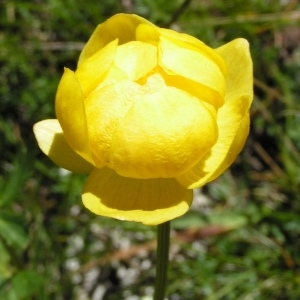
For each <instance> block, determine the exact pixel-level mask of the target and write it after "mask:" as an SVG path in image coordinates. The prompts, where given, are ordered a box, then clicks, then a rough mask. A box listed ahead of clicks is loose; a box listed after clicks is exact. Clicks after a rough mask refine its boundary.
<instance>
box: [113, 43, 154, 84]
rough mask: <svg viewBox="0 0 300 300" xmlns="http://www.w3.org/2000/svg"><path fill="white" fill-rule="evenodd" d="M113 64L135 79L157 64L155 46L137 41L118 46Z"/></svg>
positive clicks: (148, 71)
mask: <svg viewBox="0 0 300 300" xmlns="http://www.w3.org/2000/svg"><path fill="white" fill-rule="evenodd" d="M115 65H116V66H117V67H118V68H120V69H121V70H123V71H125V73H126V74H127V75H128V78H129V79H131V80H132V81H137V80H139V79H140V78H141V77H143V76H145V75H146V74H147V73H150V71H151V70H152V69H154V68H155V67H156V66H157V47H155V46H153V45H151V44H147V43H142V42H138V41H134V42H129V43H127V44H124V45H121V46H119V47H118V50H117V55H116V59H115Z"/></svg>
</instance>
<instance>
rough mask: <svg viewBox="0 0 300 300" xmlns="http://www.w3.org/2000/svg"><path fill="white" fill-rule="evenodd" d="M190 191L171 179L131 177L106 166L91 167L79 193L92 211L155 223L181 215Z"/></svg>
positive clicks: (190, 198) (190, 197) (189, 196)
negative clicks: (123, 175) (81, 191)
mask: <svg viewBox="0 0 300 300" xmlns="http://www.w3.org/2000/svg"><path fill="white" fill-rule="evenodd" d="M192 199H193V193H192V191H191V190H187V189H185V188H183V187H182V186H181V185H180V184H178V183H177V182H176V180H175V179H172V178H170V179H162V178H156V179H133V178H126V177H122V176H120V175H118V174H117V173H115V172H114V171H113V170H111V169H109V168H104V169H94V171H93V172H92V173H91V174H90V176H89V178H88V180H87V182H86V184H85V186H84V188H83V194H82V200H83V204H84V205H85V206H86V207H87V208H88V209H89V210H90V211H92V212H93V213H95V214H98V215H102V216H107V217H112V218H116V219H120V220H128V221H136V222H141V223H144V224H146V225H157V224H160V223H163V222H166V221H168V220H172V219H174V218H176V217H179V216H181V215H183V214H184V213H185V212H186V211H187V210H188V209H189V206H190V205H191V202H192Z"/></svg>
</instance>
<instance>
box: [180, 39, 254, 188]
mask: <svg viewBox="0 0 300 300" xmlns="http://www.w3.org/2000/svg"><path fill="white" fill-rule="evenodd" d="M216 52H217V53H219V54H220V56H221V57H222V58H223V59H224V61H225V63H226V65H227V68H228V74H227V77H226V95H225V103H224V105H223V106H222V107H221V108H220V109H219V110H218V116H217V123H218V128H219V138H218V141H217V143H216V144H215V145H214V146H213V147H212V149H211V151H210V152H209V153H207V154H206V155H205V157H204V158H203V159H202V160H201V162H199V163H198V164H197V165H195V166H194V167H193V168H192V169H191V170H189V171H188V172H186V173H185V174H183V175H181V176H179V177H178V178H176V179H177V180H178V182H180V183H181V184H182V185H183V186H186V187H188V188H191V189H193V188H198V187H200V186H203V185H204V184H206V183H207V182H209V181H212V180H214V179H215V178H217V177H218V176H219V175H221V174H222V173H223V172H224V171H225V170H226V169H227V168H228V167H229V166H230V165H231V164H232V163H233V161H234V160H235V159H236V156H237V155H238V154H239V153H240V151H241V150H242V148H243V146H244V144H245V141H246V139H247V137H248V133H249V123H250V120H249V108H250V106H251V103H252V98H253V73H252V60H251V56H250V53H249V44H248V42H247V41H246V40H244V39H236V40H234V41H232V42H230V43H228V44H226V45H224V46H222V47H220V48H218V49H216Z"/></svg>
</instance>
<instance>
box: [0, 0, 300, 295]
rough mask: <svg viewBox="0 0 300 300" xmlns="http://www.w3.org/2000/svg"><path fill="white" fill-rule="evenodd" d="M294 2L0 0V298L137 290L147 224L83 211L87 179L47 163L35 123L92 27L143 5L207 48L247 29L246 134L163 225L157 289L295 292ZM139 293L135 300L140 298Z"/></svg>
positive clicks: (298, 145) (298, 228)
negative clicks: (162, 276) (249, 89)
mask: <svg viewBox="0 0 300 300" xmlns="http://www.w3.org/2000/svg"><path fill="white" fill-rule="evenodd" d="M299 6H300V5H299V4H298V1H294V0H285V1H283V0H282V1H279V0H275V1H260V0H249V1H244V0H233V1H223V0H212V1H205V0H203V1H200V0H190V1H188V0H185V1H182V0H172V1H171V0H166V1H163V0H135V1H133V0H122V1H113V0H104V1H88V0H87V1H82V0H78V1H75V0H64V1H60V0H48V1H41V0H33V1H21V0H15V1H13V0H11V1H10V0H6V1H2V2H0V153H1V156H0V299H5V300H6V299H7V300H20V299H93V300H101V299H108V300H113V299H118V300H119V299H144V298H143V297H146V296H147V295H148V296H149V295H151V294H152V293H153V289H152V286H153V281H154V275H155V270H154V262H155V228H153V227H146V226H143V225H139V224H135V223H129V222H121V221H117V220H112V219H107V218H103V217H97V216H94V215H92V214H91V213H89V212H88V211H87V210H85V209H84V207H83V206H82V203H81V200H80V190H81V186H82V182H83V180H84V178H83V177H82V176H78V175H73V174H70V173H67V172H65V171H64V170H62V169H59V168H58V167H56V166H54V165H53V164H52V162H51V161H49V160H48V159H47V157H45V156H44V155H43V154H42V153H41V151H40V150H39V149H38V147H37V144H36V141H35V139H34V137H33V134H32V125H33V124H34V123H35V122H37V121H39V120H42V119H45V118H52V117H54V105H53V103H54V102H53V101H54V97H55V92H56V87H57V84H58V82H59V80H60V77H61V74H62V69H63V67H64V66H67V67H69V68H72V69H75V67H76V62H77V58H78V55H79V51H80V49H81V48H82V45H83V44H84V43H85V42H86V41H87V39H88V38H89V36H90V34H91V33H92V31H93V30H94V28H95V27H96V25H97V24H98V23H101V22H102V21H104V20H105V19H106V18H108V17H110V16H111V15H113V14H115V13H117V12H129V13H136V14H140V15H141V16H143V17H146V18H148V19H150V20H151V21H153V22H155V23H156V24H158V25H160V26H165V27H171V28H173V29H176V30H178V31H184V32H187V33H189V34H192V35H194V36H196V37H198V38H200V39H201V40H203V41H204V42H206V43H207V44H209V45H211V46H218V45H221V44H223V43H225V42H227V41H230V40H231V39H233V38H236V37H244V38H247V39H248V40H249V42H250V44H251V52H252V56H253V60H254V68H255V74H254V75H255V100H254V104H253V107H252V128H251V135H250V138H249V140H248V143H247V145H246V148H245V149H244V151H243V153H242V154H241V155H240V156H239V158H238V160H237V161H236V163H235V164H234V166H233V167H232V168H230V170H228V171H227V172H226V173H225V174H224V175H223V176H222V177H220V178H219V179H218V180H215V181H214V182H212V183H210V184H209V185H207V186H206V187H204V188H203V189H202V190H199V191H196V192H195V201H194V205H193V207H192V209H191V210H190V212H189V213H187V214H186V215H185V216H183V217H181V218H179V219H177V220H174V222H173V223H172V228H173V230H172V246H171V254H170V260H171V263H170V272H169V286H168V291H167V293H168V299H173V300H176V299H205V300H217V299H224V300H235V299H243V300H251V299H256V300H264V299H266V300H267V299H278V300H280V299H285V300H286V299H291V300H292V299H300V254H299V249H300V200H299V198H300V191H299V181H300V172H299V170H300V152H299V149H300V129H299V128H300V102H299V90H300V68H299V67H300V46H299V41H300V29H299V19H300V10H299ZM145 299H146V298H145Z"/></svg>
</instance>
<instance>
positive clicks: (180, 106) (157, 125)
mask: <svg viewBox="0 0 300 300" xmlns="http://www.w3.org/2000/svg"><path fill="white" fill-rule="evenodd" d="M150 86H151V84H150ZM217 135H218V132H217V128H216V120H215V116H214V115H213V114H212V113H211V110H209V109H208V108H207V107H206V106H205V105H204V104H202V103H201V102H199V100H198V99H197V98H196V97H193V96H192V95H190V94H188V93H186V92H183V91H180V90H178V89H176V88H173V87H166V86H165V87H163V88H161V89H160V90H159V91H157V92H154V93H153V94H150V95H146V96H145V97H143V98H142V99H140V100H139V101H137V102H136V103H135V104H134V105H133V106H132V108H131V109H130V110H129V111H128V113H127V115H126V116H125V118H124V119H123V121H122V122H121V123H120V125H119V128H118V130H117V131H116V133H115V135H114V137H113V140H112V144H111V163H112V167H113V169H114V170H116V172H117V173H118V174H120V175H122V176H126V177H132V178H144V179H145V178H159V177H163V178H172V177H175V176H178V175H180V174H182V173H184V172H186V171H187V170H188V169H190V168H191V167H192V166H194V165H195V164H196V163H197V162H198V161H199V160H200V159H201V158H202V157H203V156H204V154H205V153H206V152H207V151H209V149H210V148H211V147H212V145H213V144H214V143H215V141H216V138H217Z"/></svg>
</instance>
